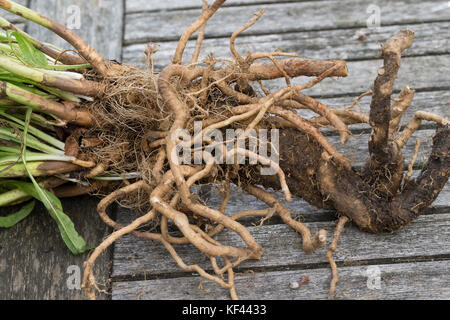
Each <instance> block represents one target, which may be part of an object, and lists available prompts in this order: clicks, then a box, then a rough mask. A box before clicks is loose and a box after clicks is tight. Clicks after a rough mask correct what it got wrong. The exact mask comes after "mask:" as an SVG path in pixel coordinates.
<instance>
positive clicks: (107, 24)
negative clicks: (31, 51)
mask: <svg viewBox="0 0 450 320" xmlns="http://www.w3.org/2000/svg"><path fill="white" fill-rule="evenodd" d="M30 7H31V8H32V9H33V10H35V11H37V12H39V13H42V14H44V15H46V16H48V17H51V18H52V19H53V20H56V21H58V22H60V23H62V24H64V25H65V26H66V27H71V25H76V23H74V22H76V20H75V19H72V17H74V15H73V14H74V13H75V12H76V11H75V10H76V9H77V8H78V10H79V12H80V14H81V15H80V20H79V22H80V25H79V26H75V27H74V28H73V30H72V31H74V32H75V33H76V34H77V35H79V36H80V37H81V38H83V39H84V40H86V41H87V42H88V43H89V45H91V46H92V47H94V48H95V49H96V50H97V51H98V52H99V53H100V54H102V55H103V56H104V57H105V58H107V59H110V60H113V59H114V60H119V61H120V60H121V55H122V31H123V14H124V6H123V1H114V0H47V1H39V0H30ZM27 31H28V32H29V33H30V34H31V35H32V36H34V37H36V38H37V39H39V40H41V41H45V42H49V43H51V44H53V45H56V46H58V47H61V48H64V49H66V48H71V46H70V45H69V44H67V43H66V42H65V41H64V40H62V39H61V38H59V37H58V36H57V35H55V34H53V33H52V32H50V31H49V30H47V29H45V28H44V27H41V26H39V25H36V24H34V23H28V26H27Z"/></svg>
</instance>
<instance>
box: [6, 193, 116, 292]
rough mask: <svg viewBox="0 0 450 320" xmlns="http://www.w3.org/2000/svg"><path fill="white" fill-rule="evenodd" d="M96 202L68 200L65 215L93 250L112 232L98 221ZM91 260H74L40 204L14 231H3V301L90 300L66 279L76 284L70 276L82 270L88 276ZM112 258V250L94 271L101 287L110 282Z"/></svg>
mask: <svg viewBox="0 0 450 320" xmlns="http://www.w3.org/2000/svg"><path fill="white" fill-rule="evenodd" d="M96 204H97V200H96V199H95V198H92V197H81V198H76V199H71V200H64V201H63V206H64V209H65V212H66V213H67V214H68V215H69V217H70V218H71V219H72V221H73V222H74V224H75V228H76V230H77V231H78V232H79V234H80V235H81V236H82V237H83V238H84V239H85V240H86V243H87V244H88V245H89V246H96V245H98V244H99V243H100V242H101V241H102V239H103V238H104V237H106V236H107V235H108V234H109V233H110V232H111V231H110V230H109V229H108V228H107V227H106V226H105V224H104V223H103V221H102V220H101V219H100V218H99V217H98V214H97V210H96ZM8 212H11V209H10V208H0V214H1V215H4V214H7V213H8ZM87 258H88V253H86V254H83V255H78V256H74V255H73V254H72V253H71V252H70V250H69V249H68V248H67V247H66V245H65V244H64V242H63V240H62V239H61V235H60V233H59V231H58V227H57V225H56V223H55V222H54V220H53V219H52V218H51V217H50V215H49V214H48V213H47V212H46V210H45V208H43V207H42V206H40V207H39V209H36V210H35V212H33V213H32V214H31V215H30V216H29V217H27V218H26V219H25V220H23V221H21V222H20V223H19V224H17V225H16V226H14V227H13V228H11V229H0V299H7V300H8V299H20V300H21V299H27V300H28V299H38V300H41V299H45V300H47V299H71V300H78V299H86V296H85V295H84V294H83V292H82V291H81V290H79V289H71V288H72V287H71V288H69V287H68V286H67V281H69V283H70V284H74V285H76V284H77V282H76V279H77V278H71V276H76V273H75V272H76V270H77V268H80V269H79V270H81V276H82V275H83V274H82V272H83V262H84V261H86V260H87ZM111 258H112V251H111V250H110V251H108V252H106V253H105V254H103V255H102V256H101V257H100V258H99V260H98V262H97V265H96V267H95V271H94V272H95V274H96V277H97V280H98V282H99V283H100V284H105V283H107V281H108V278H109V273H110V267H111V264H110V261H111ZM71 266H72V267H71ZM69 267H71V269H69ZM72 280H73V281H72ZM99 298H100V299H109V296H105V295H100V297H99Z"/></svg>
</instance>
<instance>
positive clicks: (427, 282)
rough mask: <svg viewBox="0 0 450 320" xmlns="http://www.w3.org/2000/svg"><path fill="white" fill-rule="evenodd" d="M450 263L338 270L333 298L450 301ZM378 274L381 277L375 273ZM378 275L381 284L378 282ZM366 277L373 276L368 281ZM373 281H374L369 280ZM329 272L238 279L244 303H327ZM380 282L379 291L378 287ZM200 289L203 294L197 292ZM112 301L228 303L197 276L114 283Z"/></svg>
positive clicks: (269, 273)
mask: <svg viewBox="0 0 450 320" xmlns="http://www.w3.org/2000/svg"><path fill="white" fill-rule="evenodd" d="M449 266H450V262H449V261H448V260H445V261H430V262H415V263H399V264H375V265H370V266H354V267H339V279H340V281H339V283H338V285H337V289H336V295H335V299H342V300H343V299H351V300H354V299H357V300H383V299H385V300H388V299H391V300H418V299H424V300H429V299H432V300H434V299H444V300H447V299H449V298H450V277H448V268H449ZM378 272H379V273H378ZM378 274H379V275H380V278H379V279H380V281H379V282H378V281H377V280H376V279H377V278H376V276H377V275H378ZM369 275H372V276H371V277H369ZM303 276H308V277H309V279H310V282H308V283H306V284H304V285H302V286H301V287H300V288H299V289H297V290H293V289H290V288H289V283H290V282H291V281H295V280H298V279H299V278H301V277H303ZM372 279H374V280H372ZM329 281H330V270H329V269H328V268H318V269H311V270H290V271H257V272H255V273H246V274H238V275H237V276H236V287H237V293H238V296H239V298H240V299H242V300H259V301H261V300H305V299H306V300H325V299H327V298H328V294H327V293H328V288H329ZM378 283H379V286H378ZM200 284H202V286H203V288H204V290H200V289H199V285H200ZM112 298H113V300H137V299H142V300H190V299H192V300H226V299H229V294H228V292H227V290H225V289H222V288H217V285H216V284H214V283H211V282H208V281H204V280H203V279H200V278H199V277H182V278H174V279H160V280H147V281H127V282H116V283H114V285H113V292H112Z"/></svg>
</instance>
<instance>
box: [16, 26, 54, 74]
mask: <svg viewBox="0 0 450 320" xmlns="http://www.w3.org/2000/svg"><path fill="white" fill-rule="evenodd" d="M13 35H14V38H16V40H17V44H18V46H19V48H20V51H21V53H22V58H23V59H24V60H25V62H26V63H28V64H30V65H32V66H38V67H46V66H47V65H48V61H47V57H46V56H45V54H44V53H42V52H41V51H39V50H38V49H36V48H35V47H34V45H33V44H32V43H31V41H30V40H28V39H27V38H26V37H24V36H23V35H21V34H20V33H18V32H16V31H14V32H13Z"/></svg>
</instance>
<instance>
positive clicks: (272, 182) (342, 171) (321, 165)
mask: <svg viewBox="0 0 450 320" xmlns="http://www.w3.org/2000/svg"><path fill="white" fill-rule="evenodd" d="M280 145H281V146H288V147H284V148H280V149H281V150H280V167H281V168H282V169H283V171H284V172H285V174H286V177H287V178H286V179H287V183H288V185H289V186H290V188H291V190H292V192H293V194H294V195H296V196H298V197H300V198H302V199H304V200H305V201H307V202H308V203H310V204H312V205H314V206H316V207H319V208H327V209H334V210H337V211H338V212H339V213H340V214H341V215H345V216H347V217H348V218H349V219H350V220H352V222H353V223H355V224H356V225H357V226H358V227H360V228H361V229H362V230H364V231H367V232H371V233H380V232H392V231H395V230H398V229H401V228H403V227H404V226H406V225H407V224H409V223H410V222H411V221H413V220H414V219H416V218H417V217H418V216H420V215H421V214H422V213H423V212H424V210H425V209H426V208H428V207H429V206H430V205H431V203H432V202H433V201H434V200H435V199H436V197H437V196H438V195H439V193H440V191H441V190H442V188H443V187H444V186H445V183H446V182H447V180H448V178H449V176H450V151H449V150H450V129H449V127H448V126H446V127H442V126H440V127H439V128H438V130H437V133H436V135H435V137H434V139H433V149H432V153H431V155H430V158H429V161H428V163H427V165H426V166H425V168H424V169H423V170H422V172H421V174H420V175H419V177H418V178H416V179H415V180H412V181H410V182H409V183H408V184H407V185H406V187H405V188H404V189H403V190H401V191H400V183H398V184H396V189H395V192H394V193H393V194H392V195H391V197H388V198H381V199H380V198H379V197H377V196H376V192H377V190H376V189H374V187H373V186H372V185H371V184H370V183H368V182H367V181H365V180H364V174H361V172H358V171H356V170H354V169H352V170H348V169H346V168H343V167H340V166H336V165H335V164H334V163H333V162H332V161H327V160H325V159H323V158H322V157H321V155H322V153H323V148H322V147H321V146H320V145H319V144H317V143H316V142H314V141H312V138H311V137H309V136H308V135H306V134H304V133H302V132H300V131H297V130H295V129H284V130H282V131H281V133H280ZM298 150H302V152H301V153H299V152H298ZM318 159H319V161H318ZM403 169H404V168H403V163H402V171H401V172H402V176H401V177H403ZM250 170H251V171H250V172H251V174H250V175H251V177H252V178H251V179H250V180H249V178H248V177H247V176H248V175H246V174H241V175H240V177H239V181H241V183H242V181H249V182H250V183H251V184H261V185H263V186H265V187H270V188H274V189H275V190H279V189H280V184H279V182H278V180H277V179H276V177H274V176H261V175H259V173H258V171H257V169H255V168H251V169H250ZM400 181H401V180H400Z"/></svg>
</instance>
